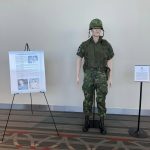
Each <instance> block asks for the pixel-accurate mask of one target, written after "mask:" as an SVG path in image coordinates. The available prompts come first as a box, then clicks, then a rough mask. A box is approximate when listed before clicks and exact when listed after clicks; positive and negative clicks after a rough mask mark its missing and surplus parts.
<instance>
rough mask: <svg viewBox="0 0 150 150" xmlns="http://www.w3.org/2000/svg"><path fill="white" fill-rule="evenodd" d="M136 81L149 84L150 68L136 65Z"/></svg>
mask: <svg viewBox="0 0 150 150" xmlns="http://www.w3.org/2000/svg"><path fill="white" fill-rule="evenodd" d="M134 81H138V82H142V81H143V82H149V81H150V66H148V65H135V66H134Z"/></svg>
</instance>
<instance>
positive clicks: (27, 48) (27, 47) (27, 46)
mask: <svg viewBox="0 0 150 150" xmlns="http://www.w3.org/2000/svg"><path fill="white" fill-rule="evenodd" d="M24 51H30V48H29V45H28V43H26V45H25V49H24ZM40 93H42V94H43V95H44V98H45V100H46V103H47V106H48V109H49V113H50V116H51V117H52V120H53V124H54V126H55V130H56V132H57V135H58V136H59V133H58V129H57V127H56V123H55V120H54V117H53V115H52V112H51V109H50V106H49V103H48V100H47V97H46V94H45V92H42V91H40ZM17 94H19V93H15V94H14V95H13V99H12V103H11V107H10V110H9V114H8V118H7V122H6V125H5V130H4V133H3V136H2V141H1V142H3V140H4V137H5V133H6V129H7V126H8V122H9V118H10V115H11V111H12V107H13V103H14V100H15V96H16V95H17ZM30 100H31V112H32V114H33V108H32V94H31V93H30Z"/></svg>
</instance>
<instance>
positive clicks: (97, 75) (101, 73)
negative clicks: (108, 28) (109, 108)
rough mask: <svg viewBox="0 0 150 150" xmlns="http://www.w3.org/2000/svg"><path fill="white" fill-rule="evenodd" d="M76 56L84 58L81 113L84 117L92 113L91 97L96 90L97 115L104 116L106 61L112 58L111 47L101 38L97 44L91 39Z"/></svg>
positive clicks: (81, 46) (84, 43)
mask: <svg viewBox="0 0 150 150" xmlns="http://www.w3.org/2000/svg"><path fill="white" fill-rule="evenodd" d="M77 55H78V56H80V57H81V58H84V65H83V69H84V82H83V86H82V89H83V92H84V97H85V99H84V102H83V111H84V113H85V115H90V114H91V111H92V104H93V95H94V92H95V90H96V95H97V97H96V101H97V108H98V115H99V116H100V117H102V116H105V114H106V107H105V98H106V95H107V92H108V90H107V79H108V74H107V71H109V70H108V67H107V61H108V60H110V59H111V58H112V57H113V56H114V52H113V49H112V47H111V45H110V44H109V43H108V42H107V41H106V40H104V39H102V37H100V38H99V41H98V42H97V43H95V42H94V40H93V38H92V37H91V38H90V39H88V40H87V41H85V42H83V43H82V44H81V45H80V47H79V49H78V52H77Z"/></svg>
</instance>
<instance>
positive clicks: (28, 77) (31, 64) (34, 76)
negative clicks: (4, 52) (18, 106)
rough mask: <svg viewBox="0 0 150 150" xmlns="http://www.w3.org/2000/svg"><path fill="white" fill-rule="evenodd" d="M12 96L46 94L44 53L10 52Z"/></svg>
mask: <svg viewBox="0 0 150 150" xmlns="http://www.w3.org/2000/svg"><path fill="white" fill-rule="evenodd" d="M9 67H10V85H11V94H15V93H33V92H46V80H45V64H44V52H43V51H10V52H9Z"/></svg>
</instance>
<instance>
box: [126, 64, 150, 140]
mask: <svg viewBox="0 0 150 150" xmlns="http://www.w3.org/2000/svg"><path fill="white" fill-rule="evenodd" d="M134 69H135V79H134V80H135V81H137V82H140V100H139V114H138V125H137V128H130V129H129V131H128V133H129V135H131V136H133V137H137V138H147V137H148V135H147V133H146V132H145V131H144V130H143V129H140V118H141V104H142V87H143V82H149V81H150V66H148V65H136V66H135V67H134Z"/></svg>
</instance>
